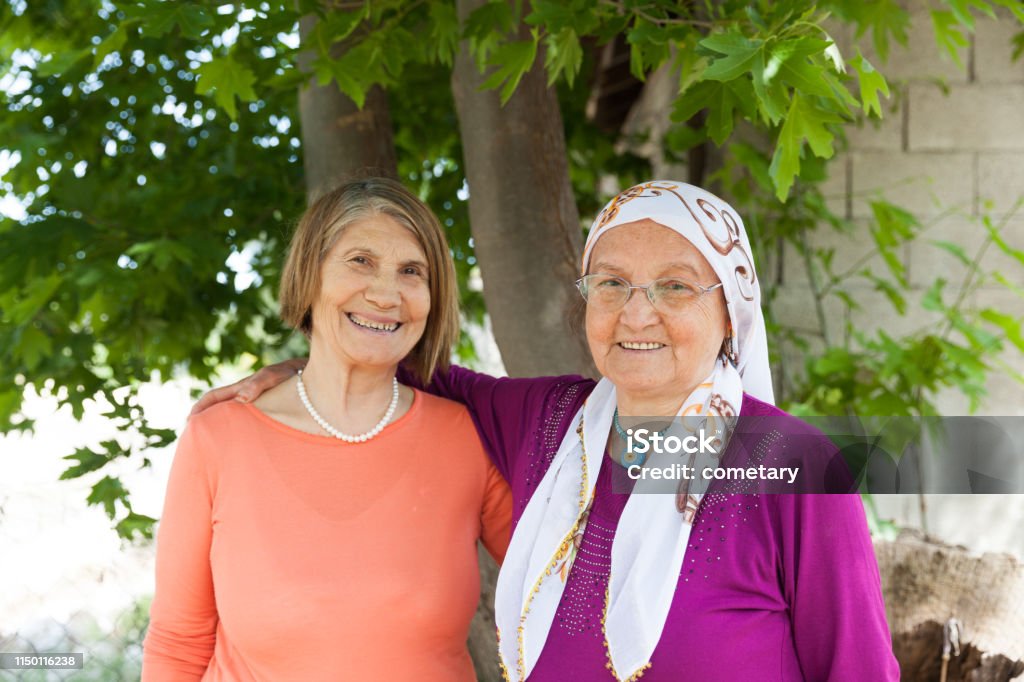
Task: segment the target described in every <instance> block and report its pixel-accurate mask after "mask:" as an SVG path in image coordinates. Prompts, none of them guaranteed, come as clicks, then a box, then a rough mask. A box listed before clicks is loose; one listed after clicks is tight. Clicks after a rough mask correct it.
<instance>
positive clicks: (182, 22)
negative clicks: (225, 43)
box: [140, 1, 214, 40]
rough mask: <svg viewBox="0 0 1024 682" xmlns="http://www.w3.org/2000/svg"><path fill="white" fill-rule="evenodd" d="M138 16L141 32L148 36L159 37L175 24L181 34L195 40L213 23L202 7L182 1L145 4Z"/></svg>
mask: <svg viewBox="0 0 1024 682" xmlns="http://www.w3.org/2000/svg"><path fill="white" fill-rule="evenodd" d="M140 18H142V19H143V22H142V26H141V28H142V34H143V35H144V36H147V37H150V38H159V37H160V36H162V35H164V34H165V33H167V32H168V31H170V30H171V29H173V28H174V27H175V26H177V27H179V28H180V29H181V33H182V35H184V36H185V37H186V38H191V39H193V40H195V39H197V38H199V37H200V36H202V35H203V33H204V32H205V31H206V30H207V29H209V28H211V27H212V26H213V24H214V22H213V17H211V16H210V13H209V12H208V11H206V9H205V8H204V7H201V6H199V5H195V4H193V3H191V2H182V1H176V2H161V3H159V4H150V5H147V6H146V9H145V11H144V14H142V16H141V17H140Z"/></svg>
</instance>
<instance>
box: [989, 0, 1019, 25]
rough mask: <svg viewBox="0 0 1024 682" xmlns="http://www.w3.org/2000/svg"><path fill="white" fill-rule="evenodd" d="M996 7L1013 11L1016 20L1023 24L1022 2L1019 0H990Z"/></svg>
mask: <svg viewBox="0 0 1024 682" xmlns="http://www.w3.org/2000/svg"><path fill="white" fill-rule="evenodd" d="M992 4H994V5H995V6H996V7H1005V8H1006V9H1008V10H1010V11H1011V12H1012V13H1013V16H1015V17H1016V18H1017V21H1019V22H1020V23H1022V24H1024V3H1022V2H1021V1H1020V0H992Z"/></svg>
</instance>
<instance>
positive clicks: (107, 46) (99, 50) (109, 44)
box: [92, 19, 138, 69]
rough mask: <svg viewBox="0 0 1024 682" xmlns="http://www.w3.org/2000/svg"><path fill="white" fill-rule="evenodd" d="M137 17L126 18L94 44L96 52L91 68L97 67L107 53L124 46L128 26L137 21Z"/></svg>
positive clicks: (116, 50)
mask: <svg viewBox="0 0 1024 682" xmlns="http://www.w3.org/2000/svg"><path fill="white" fill-rule="evenodd" d="M137 22H138V20H137V19H126V20H125V21H122V22H121V23H120V25H118V27H117V29H116V30H115V31H114V32H113V33H111V34H110V35H108V36H107V37H106V38H104V39H103V42H102V43H100V44H99V45H97V46H96V54H95V56H94V57H93V59H92V68H93V69H95V68H97V67H98V66H99V65H100V63H102V62H103V60H104V59H105V58H106V56H107V55H108V54H111V53H113V52H118V51H119V50H120V49H121V48H122V47H124V44H125V42H126V41H127V40H128V28H129V27H131V26H133V25H134V24H135V23H137Z"/></svg>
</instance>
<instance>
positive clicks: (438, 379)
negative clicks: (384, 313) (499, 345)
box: [399, 365, 593, 481]
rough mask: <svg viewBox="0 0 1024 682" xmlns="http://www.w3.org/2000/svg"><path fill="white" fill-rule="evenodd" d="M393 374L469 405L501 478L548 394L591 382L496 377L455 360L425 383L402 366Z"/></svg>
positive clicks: (509, 475) (512, 465)
mask: <svg viewBox="0 0 1024 682" xmlns="http://www.w3.org/2000/svg"><path fill="white" fill-rule="evenodd" d="M399 379H400V380H401V381H402V382H403V383H407V384H411V385H414V386H417V387H419V388H422V390H424V391H426V392H427V393H432V394H433V395H436V396H440V397H442V398H447V399H449V400H454V401H456V402H459V403H462V404H463V405H465V406H466V407H467V408H469V414H470V416H471V417H472V418H473V424H474V425H475V426H476V430H477V432H478V433H479V434H480V440H481V442H483V444H484V448H485V449H486V450H487V454H488V455H489V456H490V458H491V460H492V461H493V462H494V466H495V467H497V469H498V471H499V472H501V475H502V476H504V477H505V480H507V481H511V480H512V472H513V471H515V469H516V466H515V465H516V461H517V458H518V457H519V456H520V455H522V454H524V453H525V452H527V451H528V447H526V446H527V445H528V444H529V439H530V438H531V437H533V436H534V434H535V433H536V429H537V426H538V425H539V424H541V423H542V422H543V420H544V418H545V417H546V414H547V412H548V405H549V404H550V401H551V399H552V398H553V397H555V396H557V395H558V394H560V393H561V392H563V391H564V390H565V387H567V386H571V385H573V384H577V383H589V384H592V383H593V382H592V381H590V380H589V379H584V378H582V377H579V376H560V377H557V376H556V377H536V378H531V379H511V378H507V377H505V378H497V377H492V376H491V375H489V374H481V373H479V372H474V371H472V370H469V369H466V368H465V367H459V366H457V365H452V366H451V367H450V368H449V369H448V371H447V372H441V371H438V372H436V373H435V374H434V376H433V377H431V379H430V383H429V384H428V385H427V386H420V385H419V383H418V382H416V381H415V380H414V378H413V377H412V375H411V374H410V373H408V372H406V371H404V370H402V371H400V372H399Z"/></svg>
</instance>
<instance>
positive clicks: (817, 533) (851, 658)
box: [776, 495, 900, 682]
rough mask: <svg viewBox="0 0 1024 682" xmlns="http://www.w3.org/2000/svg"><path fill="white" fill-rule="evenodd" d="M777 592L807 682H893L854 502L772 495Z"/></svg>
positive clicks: (870, 559) (894, 671)
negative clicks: (776, 535) (775, 520)
mask: <svg viewBox="0 0 1024 682" xmlns="http://www.w3.org/2000/svg"><path fill="white" fill-rule="evenodd" d="M776 499H777V501H778V509H779V524H780V536H779V537H780V538H781V540H782V547H781V556H782V562H783V567H782V568H783V582H784V584H783V590H784V593H785V595H786V600H787V602H788V603H789V605H790V616H791V619H792V623H793V640H794V642H795V644H796V652H797V657H798V658H799V660H800V667H801V669H802V670H803V674H804V677H805V678H806V679H808V680H878V681H879V682H885V681H886V680H898V679H899V674H900V673H899V666H898V664H897V662H896V658H895V656H894V655H893V652H892V639H891V637H890V635H889V627H888V624H887V623H886V619H885V604H884V603H883V601H882V589H881V581H880V578H879V574H878V564H877V562H876V560H875V554H874V550H873V548H872V545H871V538H870V536H869V535H868V528H867V521H866V519H865V516H864V506H863V503H862V502H861V500H860V496H859V495H779V496H777V498H776Z"/></svg>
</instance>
